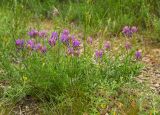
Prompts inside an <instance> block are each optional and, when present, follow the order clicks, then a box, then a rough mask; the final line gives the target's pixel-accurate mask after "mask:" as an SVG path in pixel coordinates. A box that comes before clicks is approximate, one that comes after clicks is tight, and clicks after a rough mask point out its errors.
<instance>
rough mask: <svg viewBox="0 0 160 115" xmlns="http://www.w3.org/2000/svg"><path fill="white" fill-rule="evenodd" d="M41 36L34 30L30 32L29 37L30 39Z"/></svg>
mask: <svg viewBox="0 0 160 115" xmlns="http://www.w3.org/2000/svg"><path fill="white" fill-rule="evenodd" d="M38 34H39V32H38V31H37V30H34V29H32V30H31V31H30V32H28V35H29V36H30V37H36V36H37V35H38Z"/></svg>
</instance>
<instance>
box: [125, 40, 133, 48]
mask: <svg viewBox="0 0 160 115" xmlns="http://www.w3.org/2000/svg"><path fill="white" fill-rule="evenodd" d="M131 47H132V45H131V43H130V42H126V43H125V48H126V50H129V49H131Z"/></svg>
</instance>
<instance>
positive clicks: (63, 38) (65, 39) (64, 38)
mask: <svg viewBox="0 0 160 115" xmlns="http://www.w3.org/2000/svg"><path fill="white" fill-rule="evenodd" d="M61 41H62V42H63V43H67V44H68V42H69V31H68V30H63V32H62V34H61Z"/></svg>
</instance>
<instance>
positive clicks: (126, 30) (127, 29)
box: [122, 26, 133, 37]
mask: <svg viewBox="0 0 160 115" xmlns="http://www.w3.org/2000/svg"><path fill="white" fill-rule="evenodd" d="M122 33H123V34H124V35H125V36H128V37H131V36H132V33H133V32H132V31H131V28H130V27H129V26H125V27H124V28H123V30H122Z"/></svg>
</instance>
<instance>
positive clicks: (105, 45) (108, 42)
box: [104, 41, 111, 50]
mask: <svg viewBox="0 0 160 115" xmlns="http://www.w3.org/2000/svg"><path fill="white" fill-rule="evenodd" d="M110 48H111V42H110V41H106V42H105V44H104V49H105V50H106V49H110Z"/></svg>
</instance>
